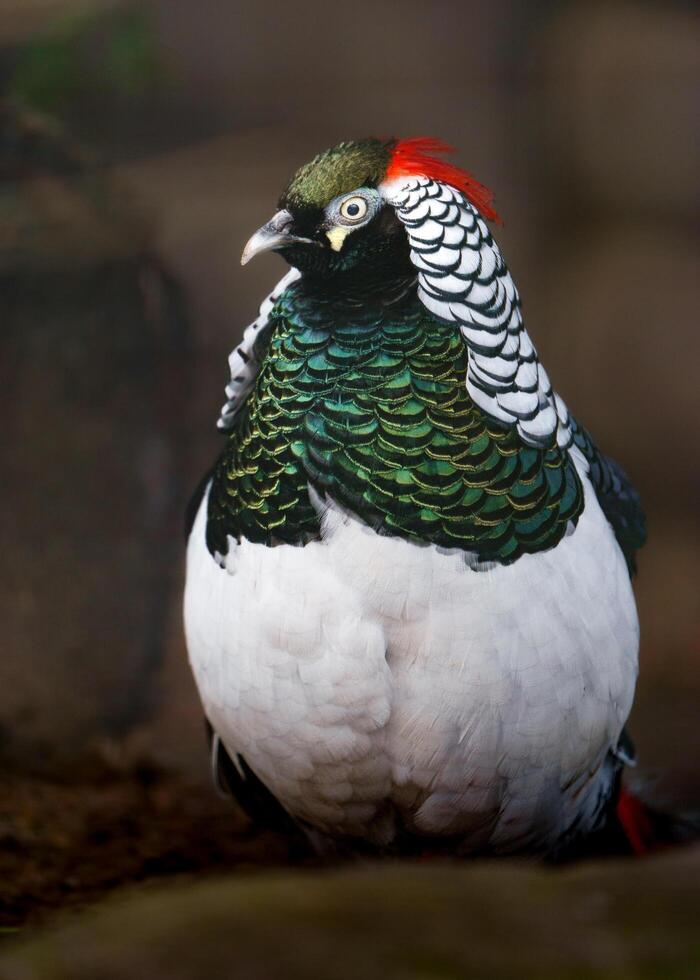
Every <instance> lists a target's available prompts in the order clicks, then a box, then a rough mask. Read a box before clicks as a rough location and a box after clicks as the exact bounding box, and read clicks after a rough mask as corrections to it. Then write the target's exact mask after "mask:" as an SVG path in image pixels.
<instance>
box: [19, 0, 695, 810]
mask: <svg viewBox="0 0 700 980" xmlns="http://www.w3.org/2000/svg"><path fill="white" fill-rule="evenodd" d="M699 48H700V23H699V19H698V11H697V7H696V5H695V4H693V3H681V2H670V0H667V2H658V3H652V2H641V0H637V2H633V0H626V2H608V3H599V4H590V3H585V2H578V0H571V2H558V3H557V2H544V0H527V2H526V0H498V2H493V3H483V2H481V3H480V2H476V0H471V2H445V0H441V2H440V0H438V2H432V3H430V4H428V3H417V2H413V0H404V2H402V3H398V2H397V3H390V2H386V3H376V2H367V0H355V2H353V3H352V4H328V3H321V2H317V0H314V2H308V3H303V2H300V3H296V4H286V3H281V2H280V3H277V2H275V3H272V2H269V3H259V2H258V3H254V2H252V0H243V2H230V3H221V2H219V0H198V2H197V3H193V2H191V0H144V2H142V3H128V2H125V3H119V2H112V3H110V2H107V0H103V2H97V0H92V2H82V3H80V2H71V0H3V2H2V5H1V6H0V84H1V85H2V91H3V93H4V96H5V97H6V100H7V101H6V103H5V106H4V108H3V110H2V114H1V118H0V297H1V298H0V303H1V308H2V320H1V323H0V372H1V387H0V398H1V399H2V408H3V426H2V436H1V437H0V438H1V440H2V471H1V472H2V482H1V484H0V495H1V496H0V500H1V503H2V522H1V526H0V547H1V553H2V564H1V566H0V621H1V622H2V624H3V629H2V653H1V656H0V753H2V756H3V758H4V759H5V760H6V761H7V762H8V763H21V764H26V763H27V762H31V764H32V765H48V766H51V765H53V764H54V762H56V763H57V762H58V760H63V761H65V760H66V759H68V760H70V759H72V758H76V757H78V756H80V755H81V754H82V753H83V752H84V751H85V750H86V748H89V747H90V746H93V745H95V744H104V743H105V739H107V740H109V744H122V743H123V742H124V741H126V743H128V744H132V745H137V746H138V747H139V751H142V752H144V753H146V754H149V755H150V756H152V757H153V758H155V759H156V760H157V761H158V762H160V763H164V764H167V765H169V766H174V767H175V768H178V769H181V770H183V771H186V772H187V773H190V774H192V775H193V776H196V777H197V778H199V777H201V778H202V779H204V778H206V763H205V754H204V747H203V739H202V733H201V716H200V711H199V707H198V704H197V701H196V697H195V693H194V689H193V685H192V683H191V680H190V677H189V673H188V669H187V665H186V656H185V651H184V644H183V639H182V631H181V624H180V594H181V587H182V573H183V559H184V552H183V543H182V536H181V514H182V511H183V509H184V506H185V503H186V501H187V498H188V495H189V492H190V491H191V489H192V488H193V487H194V486H195V484H196V482H197V481H198V479H199V477H200V476H201V474H202V473H203V471H204V468H205V467H206V466H207V465H208V463H209V462H210V461H211V460H212V458H213V457H214V455H215V454H216V452H217V451H218V448H219V446H220V437H219V436H218V435H217V434H216V432H215V428H214V425H215V421H216V417H217V412H218V408H219V406H220V404H221V402H222V400H223V386H224V384H225V382H226V367H227V366H226V355H227V353H228V351H229V350H230V349H231V348H232V347H233V346H234V344H235V343H236V341H237V339H238V337H239V335H240V332H241V330H242V328H243V327H244V326H245V324H246V323H248V322H249V321H250V320H251V319H252V318H253V317H254V316H255V314H256V309H257V305H258V304H259V302H260V301H261V299H262V298H263V297H264V295H265V294H266V292H267V291H268V290H269V288H271V286H272V285H273V284H274V282H276V280H277V278H278V277H279V276H280V275H281V273H282V266H281V263H280V260H279V259H277V258H275V257H269V258H265V259H262V260H260V261H259V263H258V262H256V263H254V264H253V265H252V266H251V267H250V268H246V269H245V271H243V270H242V269H241V267H240V265H239V261H238V260H239V255H240V251H241V248H242V245H243V243H244V242H245V240H246V239H247V237H248V236H249V234H250V233H251V232H252V231H253V230H254V229H255V228H257V227H258V226H259V225H260V224H261V223H262V222H263V221H264V220H266V219H267V217H268V216H269V215H270V214H271V213H272V211H273V210H274V207H275V203H276V199H277V196H278V194H279V192H280V190H281V189H282V187H283V185H284V182H285V180H286V179H287V178H288V176H289V175H290V173H291V172H292V171H293V170H294V169H295V168H296V167H297V166H298V165H299V164H301V163H302V162H304V161H306V160H307V159H308V158H310V157H311V156H312V155H313V154H314V153H315V152H317V151H318V150H320V149H322V148H324V147H325V146H327V145H330V144H331V143H333V142H335V141H338V140H340V139H343V138H353V137H360V136H363V135H367V134H378V135H385V134H386V135H403V136H409V135H423V134H425V135H436V136H440V137H442V138H444V139H447V140H449V141H450V142H452V143H454V144H455V145H456V147H457V148H458V159H459V162H460V163H462V164H463V165H465V166H466V167H468V168H469V169H470V170H472V171H473V172H474V173H475V174H476V175H477V176H478V178H479V179H480V180H482V181H484V182H485V183H486V184H488V185H489V186H491V187H493V188H494V189H495V191H496V196H497V205H498V208H499V210H500V212H501V214H502V215H503V216H504V218H505V227H504V228H502V229H499V230H498V237H499V241H500V242H501V244H502V246H503V249H504V251H505V253H506V256H507V258H508V261H509V265H510V267H511V270H512V272H513V274H514V276H515V278H516V281H517V283H518V285H519V288H520V291H521V294H522V296H523V300H524V306H525V315H526V322H527V325H528V327H529V330H530V333H531V335H532V336H533V339H534V340H535V342H536V344H537V346H538V348H539V351H540V354H541V357H542V360H543V361H544V363H545V365H546V366H547V369H548V371H549V373H550V376H551V377H552V378H553V380H554V383H555V385H556V387H557V388H558V390H559V391H560V392H561V393H562V395H563V396H564V397H565V399H566V400H567V402H568V404H569V405H570V407H571V408H572V409H573V411H574V412H575V413H576V415H577V416H578V417H579V418H580V419H581V420H582V421H584V422H585V424H586V425H587V426H588V427H589V428H590V429H591V431H592V432H593V433H594V435H595V437H596V439H597V440H598V441H599V443H600V444H601V445H602V446H603V447H604V448H605V450H606V451H608V452H609V453H611V454H613V455H615V456H616V457H617V458H618V459H619V460H620V461H621V462H622V463H623V465H624V466H625V467H626V469H627V470H628V471H629V473H630V474H631V476H632V477H633V479H634V480H635V482H636V483H637V485H638V487H639V488H640V490H641V492H642V495H643V498H644V501H645V504H646V507H647V511H648V515H649V527H650V541H649V545H648V547H647V548H646V550H645V552H644V554H643V555H642V558H641V562H640V574H639V577H638V580H637V586H636V588H637V596H638V600H639V606H640V614H641V622H642V654H641V678H640V684H639V694H638V701H637V706H636V708H635V712H634V717H633V721H632V731H633V734H634V737H635V739H636V741H637V745H638V750H639V753H640V756H641V758H642V761H643V764H644V768H645V771H647V772H658V773H661V776H660V779H661V784H660V785H661V788H662V789H663V792H664V793H666V794H667V795H668V796H669V797H677V798H682V799H683V800H685V801H690V802H695V803H698V802H700V777H699V776H698V772H697V769H696V764H697V759H698V748H699V747H700V734H699V733H698V732H699V730H700V726H698V725H697V708H698V695H699V693H700V668H699V665H698V659H697V653H698V641H699V638H700V603H698V598H697V592H698V584H697V583H698V573H699V570H700V569H699V562H700V534H699V528H698V479H699V477H700V433H699V426H698V409H699V408H700V395H699V385H698V380H697V372H698V364H700V341H699V339H698V337H699V330H698V309H700V287H699V285H698V271H697V258H698V246H697V235H696V232H697V224H698V217H699V214H700V197H699V186H700V185H699V184H698V180H697V173H698V163H699V156H700V147H699V146H698V126H697V121H696V114H697V108H698V87H699V86H698V82H699V60H698V54H699ZM39 113H40V114H41V115H40V116H39V115H38V114H39Z"/></svg>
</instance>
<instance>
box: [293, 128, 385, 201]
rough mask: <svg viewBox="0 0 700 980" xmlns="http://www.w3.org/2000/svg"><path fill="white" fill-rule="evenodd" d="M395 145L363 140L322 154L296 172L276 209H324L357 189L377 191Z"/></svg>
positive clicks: (341, 145)
mask: <svg viewBox="0 0 700 980" xmlns="http://www.w3.org/2000/svg"><path fill="white" fill-rule="evenodd" d="M395 144H396V140H378V139H365V140H356V141H353V142H346V143H339V144H338V145H337V146H333V147H331V148H330V149H329V150H324V152H323V153H319V154H318V156H316V157H314V159H313V160H311V161H310V162H309V163H306V164H304V166H303V167H300V168H299V170H297V172H296V173H295V174H294V176H293V177H292V179H291V181H290V183H289V186H288V187H287V189H286V190H285V191H284V193H283V194H282V197H281V198H280V204H279V206H280V207H281V208H289V209H290V210H294V209H303V208H325V207H326V205H327V204H329V203H330V202H331V201H332V200H333V199H334V198H336V197H338V196H339V195H340V194H347V193H349V192H350V191H352V190H355V188H356V187H376V186H377V185H378V184H380V183H381V182H382V180H384V177H385V175H386V170H387V167H388V166H389V161H390V159H391V151H392V149H393V147H394V146H395Z"/></svg>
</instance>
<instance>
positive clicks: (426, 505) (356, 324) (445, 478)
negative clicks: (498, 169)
mask: <svg viewBox="0 0 700 980" xmlns="http://www.w3.org/2000/svg"><path fill="white" fill-rule="evenodd" d="M449 149H450V148H449V147H446V146H445V145H443V144H441V143H439V142H438V141H436V140H429V139H409V140H400V141H399V140H377V139H367V140H362V141H358V142H348V143H341V144H340V145H338V146H336V147H333V148H332V149H330V150H327V151H326V152H325V153H322V154H320V155H319V156H317V157H316V158H315V159H314V160H312V161H311V163H309V164H307V165H306V166H304V167H302V168H301V169H300V170H299V171H298V172H297V173H296V175H295V176H294V177H293V179H292V181H291V183H290V184H289V186H288V187H287V189H286V190H285V192H284V193H283V195H282V198H281V200H280V204H279V207H280V210H279V211H278V212H277V213H276V214H275V215H274V217H273V218H272V219H271V220H270V221H269V222H268V223H267V224H266V225H264V226H263V227H262V228H261V229H260V230H259V231H257V232H256V233H255V234H254V235H253V237H252V238H251V239H250V241H249V242H248V244H247V245H246V247H245V250H244V252H243V258H242V262H243V263H244V264H245V263H246V262H248V261H249V260H250V259H251V258H252V257H253V256H254V255H257V254H258V253H259V252H262V251H267V250H270V249H272V250H274V251H277V252H279V253H280V255H282V256H283V258H284V259H286V261H287V262H288V263H289V265H290V266H291V271H290V272H289V273H288V274H287V275H286V276H285V277H284V278H283V279H282V280H281V282H280V283H279V284H278V285H277V286H276V287H275V289H274V290H273V292H272V293H271V294H270V296H269V298H268V299H267V300H265V302H264V303H263V305H262V307H261V310H260V316H259V317H258V319H257V320H256V321H255V322H254V323H252V324H251V325H250V326H249V327H248V328H247V330H246V331H245V333H244V335H243V340H242V343H241V344H240V345H239V346H238V347H237V348H236V349H235V350H234V352H233V353H232V355H231V358H230V365H231V383H230V385H229V387H228V388H227V395H228V401H227V403H226V405H225V406H224V408H223V411H222V415H221V418H220V420H219V426H220V428H222V429H224V430H226V432H227V441H226V446H225V448H224V451H223V453H222V455H221V457H220V459H219V460H218V462H217V463H216V465H215V466H214V468H213V470H212V471H211V473H209V474H208V476H207V477H206V479H205V480H204V481H203V484H202V487H201V491H200V493H199V495H198V497H197V499H196V500H195V501H194V502H193V506H192V515H191V516H192V522H191V531H190V534H189V543H188V551H187V585H186V590H185V625H186V635H187V644H188V648H189V656H190V661H191V665H192V670H193V672H194V676H195V678H196V681H197V685H198V688H199V693H200V695H201V699H202V702H203V705H204V710H205V713H206V717H207V720H208V724H209V726H210V731H211V736H212V761H213V766H214V772H215V776H216V779H217V780H218V782H219V784H220V786H222V788H226V789H228V790H230V791H231V792H233V794H234V795H235V796H236V797H238V798H239V800H240V801H241V803H242V804H243V805H244V807H246V808H247V809H248V811H249V812H250V813H251V814H252V815H253V816H254V817H256V818H258V819H264V820H268V821H271V822H274V823H275V824H276V825H282V824H286V825H289V826H291V825H296V826H297V827H298V828H301V829H302V830H304V831H305V832H306V833H307V834H308V835H309V837H310V838H311V839H312V841H314V843H315V844H316V845H317V846H318V847H320V848H325V847H328V846H335V847H337V846H341V847H345V846H347V847H348V848H350V849H355V848H363V849H372V848H376V849H379V850H381V849H389V850H396V851H399V850H403V849H405V850H411V849H413V850H415V849H417V848H423V847H431V848H432V847H434V846H435V845H436V843H437V842H441V843H442V844H443V845H444V846H446V847H449V848H450V849H451V850H453V851H454V852H455V853H464V854H468V853H508V852H527V853H534V854H543V855H547V856H550V857H554V856H557V855H560V854H563V853H570V852H571V850H572V849H574V848H577V847H579V846H580V845H581V844H582V843H583V842H584V841H586V840H590V839H591V838H592V837H595V836H596V835H599V834H601V833H603V831H604V830H605V828H608V830H609V829H610V828H611V827H615V828H617V830H616V832H619V833H622V831H625V832H626V833H627V836H628V838H629V840H630V841H631V843H632V845H633V846H634V847H635V848H640V847H642V846H643V843H644V842H643V840H642V831H643V830H644V822H645V820H646V813H645V812H644V811H643V809H642V808H641V805H640V804H637V802H636V801H635V800H634V799H633V798H631V797H629V796H628V795H626V794H621V791H620V770H621V767H622V765H623V763H625V762H626V761H629V759H630V753H631V750H630V748H629V745H628V743H627V741H626V739H625V733H624V728H623V726H624V723H625V720H626V718H627V716H628V714H629V711H630V707H631V705H632V699H633V695H634V687H635V679H636V676H637V649H638V624H637V614H636V609H635V602H634V597H633V594H632V588H631V584H630V575H631V573H632V572H633V570H634V553H635V550H636V549H637V548H639V547H640V546H641V545H642V543H643V541H644V534H645V532H644V517H643V514H642V511H641V508H640V503H639V499H638V496H637V494H636V493H635V491H634V489H633V488H632V486H631V485H630V483H629V481H628V480H627V477H626V476H625V474H624V473H623V472H622V470H621V469H620V468H619V467H618V465H617V464H616V463H615V462H613V461H612V460H611V459H609V458H608V457H606V456H604V455H603V454H602V453H601V452H600V451H599V450H598V448H597V447H596V445H595V443H594V442H593V440H592V439H591V437H590V436H589V435H588V433H587V432H586V430H585V429H584V428H582V427H581V426H580V425H579V424H578V423H577V422H576V420H575V419H574V418H573V416H571V415H570V414H569V411H568V409H567V407H566V405H565V404H564V402H563V401H562V399H561V398H560V397H559V395H558V394H557V393H556V392H555V391H554V390H553V388H552V385H551V383H550V380H549V378H548V376H547V373H546V371H545V370H544V368H543V366H542V364H541V363H540V362H539V360H538V357H537V353H536V351H535V348H534V346H533V344H532V341H531V340H530V337H529V336H528V334H527V332H526V330H525V328H524V326H523V321H522V317H521V310H520V299H519V297H518V292H517V290H516V288H515V285H514V283H513V280H512V278H511V276H510V273H509V272H508V269H507V267H506V265H505V262H504V260H503V256H502V254H501V252H500V250H499V248H498V246H497V245H496V243H495V241H494V240H493V238H492V237H491V233H490V231H489V228H488V227H487V224H486V220H496V219H497V215H496V212H495V211H494V209H493V206H492V196H491V194H490V192H489V191H488V190H487V189H486V188H485V187H483V186H481V185H480V184H479V183H477V182H476V181H475V180H474V179H473V178H472V177H471V176H470V175H469V174H467V173H465V172H464V171H462V170H459V169H457V168H456V167H454V166H452V165H450V164H449V163H447V162H446V161H445V160H444V159H443V157H442V154H444V153H445V152H446V151H448V150H449Z"/></svg>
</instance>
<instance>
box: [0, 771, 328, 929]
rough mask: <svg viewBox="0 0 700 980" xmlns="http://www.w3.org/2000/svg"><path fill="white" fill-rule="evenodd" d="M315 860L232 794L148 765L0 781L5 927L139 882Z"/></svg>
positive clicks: (1, 920) (31, 922)
mask: <svg viewBox="0 0 700 980" xmlns="http://www.w3.org/2000/svg"><path fill="white" fill-rule="evenodd" d="M303 861H306V862H307V863H308V861H309V858H308V856H307V857H304V856H303V855H301V854H297V853H295V852H294V850H293V845H291V844H290V842H289V841H287V840H286V839H285V838H283V837H281V836H277V835H275V834H271V833H266V832H263V831H259V830H256V829H254V828H253V827H251V825H250V823H249V822H248V820H247V819H246V818H245V817H244V816H243V814H242V813H241V812H240V811H239V810H237V809H236V808H235V807H234V806H233V805H232V803H231V802H230V801H228V800H224V799H220V798H219V797H218V796H217V795H216V794H215V792H214V790H213V789H212V788H210V787H209V786H208V785H205V784H197V783H194V782H188V781H187V780H186V779H185V778H184V777H182V776H177V775H174V774H170V773H167V772H165V771H163V770H161V769H157V768H155V767H154V766H152V765H150V764H149V763H146V762H141V763H131V764H130V765H129V766H128V767H123V766H117V765H112V764H110V763H109V762H108V761H106V760H104V759H100V758H99V757H97V756H96V757H93V758H90V759H86V760H85V762H84V763H83V764H82V765H81V766H79V767H78V768H77V769H76V768H73V769H71V770H70V771H69V772H63V773H62V774H52V775H50V776H48V777H47V776H46V775H44V774H42V773H36V774H34V775H22V774H19V773H15V774H5V775H3V777H2V778H0V881H1V882H2V887H1V888H0V929H1V930H2V932H3V933H4V934H5V935H15V934H17V933H18V932H20V931H23V930H25V929H26V928H27V927H33V926H36V925H40V924H43V923H44V922H46V921H47V920H49V919H50V918H51V916H52V914H53V913H55V912H57V911H58V910H61V911H66V910H77V909H80V908H83V907H84V906H86V905H87V904H89V903H91V902H93V901H95V900H97V899H98V898H101V897H103V896H105V895H107V894H109V893H110V892H113V891H115V890H117V889H121V888H124V887H126V886H128V885H131V884H134V883H136V882H142V881H148V880H156V879H160V878H166V877H168V878H172V877H178V876H180V877H181V876H187V875H195V874H196V875H198V876H199V875H202V874H206V873H211V872H214V871H216V872H217V873H221V872H225V871H231V870H246V871H250V870H254V869H256V868H270V867H279V866H281V865H286V866H289V865H290V864H291V865H294V864H299V863H302V862H303Z"/></svg>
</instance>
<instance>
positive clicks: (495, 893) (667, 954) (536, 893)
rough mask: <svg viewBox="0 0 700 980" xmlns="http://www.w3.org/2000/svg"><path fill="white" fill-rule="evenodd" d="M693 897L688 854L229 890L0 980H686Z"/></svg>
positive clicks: (694, 963)
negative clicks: (562, 867) (561, 866)
mask: <svg viewBox="0 0 700 980" xmlns="http://www.w3.org/2000/svg"><path fill="white" fill-rule="evenodd" d="M699 883H700V851H697V850H695V851H685V852H678V853H673V854H668V855H665V856H659V857H657V858H652V859H647V860H638V861H633V860H629V861H626V862H609V863H607V864H599V865H591V866H588V867H586V868H583V867H574V868H569V869H566V870H564V871H553V870H547V869H542V868H528V867H526V866H522V865H517V864H514V863H507V862H506V863H501V864H498V865H495V864H474V865H465V866H461V867H460V866H454V865H452V866H450V865H445V866H440V865H433V866H432V867H427V866H424V867H416V866H415V865H406V864H404V865H400V864H399V865H394V866H393V867H386V866H384V867H383V868H381V869H380V868H376V867H365V868H362V869H355V870H350V871H341V872H333V873H325V874H313V873H309V872H306V873H301V874H300V873H296V874H289V873H287V874H277V875H265V876H260V877H255V878H250V877H248V878H240V877H239V878H227V879H224V880H220V881H214V882H211V881H210V882H203V883H199V884H197V885H191V884H183V885H180V886H171V887H170V888H169V889H168V891H167V893H166V892H165V891H160V892H151V893H141V894H139V893H133V894H132V895H131V897H130V898H125V897H123V898H122V899H121V900H120V901H111V902H109V903H107V904H106V905H104V906H103V907H102V908H101V909H98V910H96V911H94V912H92V913H90V914H89V915H86V916H84V917H83V918H82V919H80V920H77V921H74V922H66V923H65V924H64V925H63V926H62V927H60V928H58V929H55V930H53V931H52V932H50V933H49V934H47V935H44V936H43V937H39V938H37V939H34V940H30V941H29V942H25V943H24V944H23V945H21V946H19V947H18V948H17V949H15V950H14V951H10V952H9V953H8V954H7V955H6V956H5V957H4V958H3V959H1V960H0V977H2V980H82V978H85V980H95V978H99V980H136V978H141V977H143V978H146V977H148V978H149V980H160V978H163V980H201V978H203V977H236V980H274V978H284V980H307V978H310V977H313V978H316V977H318V978H323V980H357V978H358V977H362V978H364V980H375V978H376V980H384V978H386V977H391V978H392V980H419V978H420V980H428V978H444V980H448V978H454V980H457V978H459V977H489V978H493V980H497V978H508V980H511V978H513V977H518V978H533V980H534V978H536V980H542V978H543V977H556V978H557V980H586V978H589V977H590V978H593V977H595V978H597V980H606V978H609V980H613V978H615V980H618V978H623V977H624V978H628V977H629V978H632V977H634V978H645V977H648V978H650V980H651V978H654V977H661V976H663V977H669V978H671V977H673V978H677V980H681V978H687V980H691V978H692V977H697V976H698V972H699V971H700V951H699V949H698V942H697V925H698V921H697V909H698V900H700V884H699Z"/></svg>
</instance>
